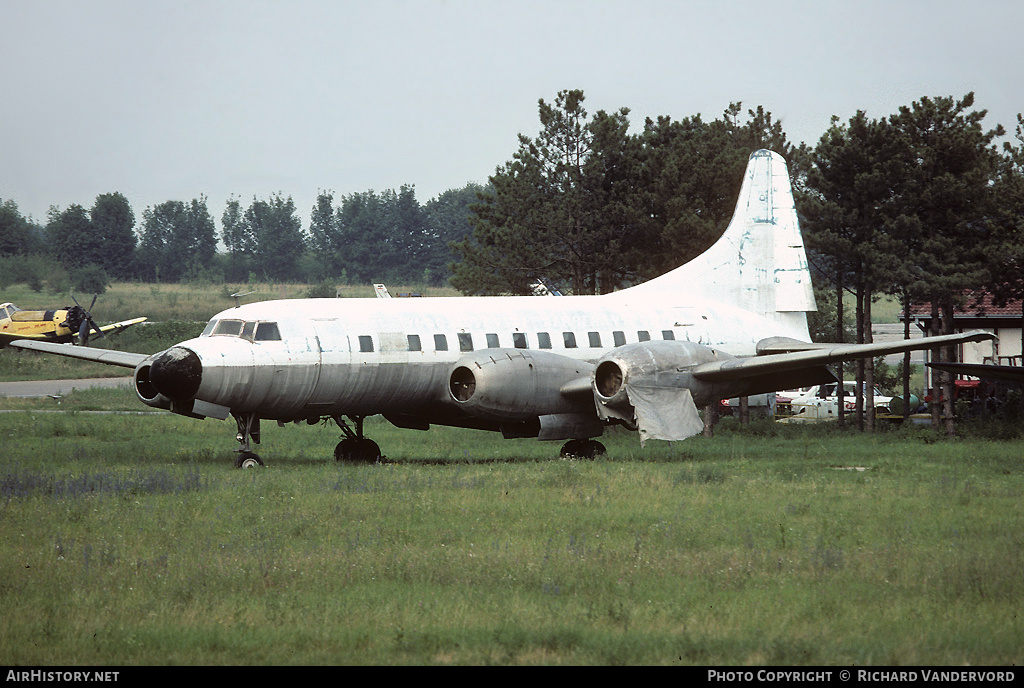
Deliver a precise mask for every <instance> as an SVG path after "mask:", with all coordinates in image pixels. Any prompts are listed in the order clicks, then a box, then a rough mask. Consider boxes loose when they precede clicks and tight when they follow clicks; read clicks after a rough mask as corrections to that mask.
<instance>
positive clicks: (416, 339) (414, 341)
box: [409, 334, 423, 351]
mask: <svg viewBox="0 0 1024 688" xmlns="http://www.w3.org/2000/svg"><path fill="white" fill-rule="evenodd" d="M422 350H423V347H422V346H421V345H420V336H419V335H418V334H411V335H409V351H422Z"/></svg>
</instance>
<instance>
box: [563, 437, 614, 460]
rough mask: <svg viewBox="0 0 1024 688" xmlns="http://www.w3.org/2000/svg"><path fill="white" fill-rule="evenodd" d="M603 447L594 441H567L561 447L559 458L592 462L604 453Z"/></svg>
mask: <svg viewBox="0 0 1024 688" xmlns="http://www.w3.org/2000/svg"><path fill="white" fill-rule="evenodd" d="M606 451H607V450H606V449H605V448H604V445H603V444H601V443H600V442H598V441H596V440H569V441H568V442H566V443H565V444H564V445H562V451H561V453H560V456H561V457H562V458H563V459H589V460H593V459H596V458H598V457H600V456H604V455H605V453H606Z"/></svg>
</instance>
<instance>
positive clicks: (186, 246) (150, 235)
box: [138, 197, 217, 282]
mask: <svg viewBox="0 0 1024 688" xmlns="http://www.w3.org/2000/svg"><path fill="white" fill-rule="evenodd" d="M142 218H143V220H142V237H141V240H140V242H139V249H138V255H139V274H140V275H141V276H142V277H143V278H144V279H151V280H157V281H162V282H177V281H179V280H181V279H182V278H184V277H187V276H189V275H193V274H198V273H199V272H200V271H202V270H205V269H208V268H209V267H210V266H211V264H212V263H213V259H214V254H215V253H216V249H217V235H216V226H215V225H214V221H213V216H212V215H210V211H209V209H208V208H207V205H206V198H205V197H200V198H197V199H192V201H190V202H189V203H184V202H182V201H165V202H164V203H161V204H159V205H156V206H154V207H152V208H146V210H144V211H143V213H142Z"/></svg>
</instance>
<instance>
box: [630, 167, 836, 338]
mask: <svg viewBox="0 0 1024 688" xmlns="http://www.w3.org/2000/svg"><path fill="white" fill-rule="evenodd" d="M632 289H635V290H647V289H651V290H658V291H672V292H676V293H686V294H692V295H694V296H701V297H704V298H708V299H712V300H715V301H720V302H722V303H727V304H730V305H733V306H738V307H739V308H742V309H744V310H747V311H752V312H754V313H758V314H760V315H764V316H766V317H768V318H771V319H773V320H778V321H780V322H785V323H786V324H788V325H790V326H795V327H797V328H798V331H799V330H803V331H806V329H807V324H806V323H807V312H808V311H815V310H817V307H816V306H815V304H814V292H813V290H812V288H811V274H810V271H809V270H808V268H807V255H806V253H805V252H804V243H803V238H802V237H801V236H800V225H799V223H798V221H797V217H796V206H795V205H794V203H793V189H792V187H791V185H790V183H789V172H788V171H787V169H786V161H785V160H784V159H783V157H782V156H781V155H779V154H778V153H773V152H772V151H769V150H759V151H755V152H753V153H751V155H750V161H749V162H748V163H747V170H746V173H745V174H744V177H743V186H742V188H741V189H740V196H739V199H738V200H737V202H736V210H735V212H734V213H733V217H732V220H731V221H730V222H729V226H728V228H727V229H726V230H725V233H724V234H722V236H721V237H720V238H719V239H718V241H717V242H715V244H714V245H712V246H711V248H709V249H708V250H707V251H705V252H704V253H702V254H701V255H699V256H697V257H696V258H694V259H693V260H692V261H690V262H689V263H687V264H686V265H683V266H682V267H679V268H676V269H675V270H672V271H671V272H668V273H666V274H664V275H662V276H661V277H657V278H655V279H653V280H650V281H649V282H645V283H643V284H640V285H637V286H636V287H633V288H632ZM629 291H632V290H629Z"/></svg>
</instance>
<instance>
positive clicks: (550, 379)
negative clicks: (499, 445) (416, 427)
mask: <svg viewBox="0 0 1024 688" xmlns="http://www.w3.org/2000/svg"><path fill="white" fill-rule="evenodd" d="M593 370H594V366H593V364H591V363H587V362H586V361H578V360H575V359H572V358H569V357H567V356H560V355H558V354H554V353H550V352H546V351H536V350H529V349H485V350H483V351H477V352H474V353H472V354H468V355H466V356H463V357H462V358H460V359H459V360H458V361H457V362H456V363H455V366H454V368H453V369H452V372H451V374H450V375H449V377H448V392H449V396H450V397H451V399H452V401H454V402H455V403H456V404H458V406H459V407H460V408H462V409H463V410H465V411H466V412H467V413H470V414H472V415H474V416H477V417H480V418H489V419H494V420H507V419H509V418H512V419H519V420H526V419H530V418H536V417H538V416H545V415H553V414H566V413H579V412H581V410H582V411H589V412H590V413H591V414H592V413H593V401H592V400H591V399H590V398H589V395H587V397H586V398H584V399H583V400H582V401H581V399H580V398H579V396H578V395H574V396H566V395H565V394H563V393H562V387H563V386H564V385H566V384H568V383H570V382H577V381H580V380H585V379H588V378H589V377H590V376H591V375H592V374H593Z"/></svg>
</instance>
